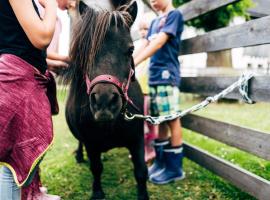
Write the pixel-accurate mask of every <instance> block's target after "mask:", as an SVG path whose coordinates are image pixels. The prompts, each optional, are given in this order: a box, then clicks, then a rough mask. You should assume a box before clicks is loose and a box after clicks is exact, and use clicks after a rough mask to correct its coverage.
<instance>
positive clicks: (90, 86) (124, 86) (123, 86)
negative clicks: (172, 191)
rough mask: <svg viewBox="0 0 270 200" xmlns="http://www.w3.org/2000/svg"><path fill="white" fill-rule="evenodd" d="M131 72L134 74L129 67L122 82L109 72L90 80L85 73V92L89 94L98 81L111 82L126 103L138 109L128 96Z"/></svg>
mask: <svg viewBox="0 0 270 200" xmlns="http://www.w3.org/2000/svg"><path fill="white" fill-rule="evenodd" d="M133 74H134V70H133V69H132V68H130V71H129V76H128V80H127V81H126V82H123V83H122V82H120V81H119V79H118V78H117V77H115V76H112V75H109V74H103V75H99V76H97V77H95V78H94V79H93V80H92V81H90V79H89V77H88V76H87V75H86V76H85V82H86V86H87V94H88V95H90V93H91V91H92V89H93V88H94V86H95V85H96V84H98V83H111V84H113V85H115V86H116V87H117V88H118V89H119V91H120V93H121V95H122V97H123V99H124V100H125V101H126V102H127V103H129V104H130V105H131V106H132V107H133V108H134V109H136V110H137V111H140V109H139V108H138V107H137V106H136V105H135V104H134V103H133V101H132V100H131V99H130V98H129V96H128V88H129V84H130V81H131V77H132V75H133ZM124 105H126V104H124Z"/></svg>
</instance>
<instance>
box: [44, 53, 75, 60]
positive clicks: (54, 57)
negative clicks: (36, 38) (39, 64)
mask: <svg viewBox="0 0 270 200" xmlns="http://www.w3.org/2000/svg"><path fill="white" fill-rule="evenodd" d="M47 58H48V59H51V60H59V61H63V62H69V61H70V59H69V57H68V56H64V55H60V54H58V53H55V52H48V51H47Z"/></svg>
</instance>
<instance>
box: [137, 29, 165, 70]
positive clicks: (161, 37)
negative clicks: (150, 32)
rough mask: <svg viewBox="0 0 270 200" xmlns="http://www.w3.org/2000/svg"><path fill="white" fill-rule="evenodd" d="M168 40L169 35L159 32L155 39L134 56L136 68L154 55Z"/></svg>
mask: <svg viewBox="0 0 270 200" xmlns="http://www.w3.org/2000/svg"><path fill="white" fill-rule="evenodd" d="M168 39H169V35H167V34H166V33H164V32H160V33H159V34H158V35H157V37H156V38H155V39H153V40H151V41H150V42H149V43H148V45H147V46H146V47H145V48H144V49H143V50H142V51H141V52H139V54H138V55H136V56H134V64H135V66H137V65H138V64H140V63H141V62H142V61H144V60H145V59H146V58H149V57H151V56H152V55H154V54H155V53H156V52H157V51H158V50H159V49H160V48H161V47H162V46H163V45H164V44H165V43H166V42H167V41H168Z"/></svg>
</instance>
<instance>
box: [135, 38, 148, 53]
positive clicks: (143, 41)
mask: <svg viewBox="0 0 270 200" xmlns="http://www.w3.org/2000/svg"><path fill="white" fill-rule="evenodd" d="M148 43H149V41H148V40H147V39H145V38H143V39H141V41H140V45H139V46H138V47H137V48H135V50H134V52H133V57H134V58H135V57H137V56H138V55H139V53H140V52H142V51H143V50H144V49H145V47H146V46H147V45H148Z"/></svg>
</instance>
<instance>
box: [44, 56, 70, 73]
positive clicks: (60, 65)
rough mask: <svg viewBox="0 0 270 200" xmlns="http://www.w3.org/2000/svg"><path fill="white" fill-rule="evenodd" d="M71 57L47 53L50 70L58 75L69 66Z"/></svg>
mask: <svg viewBox="0 0 270 200" xmlns="http://www.w3.org/2000/svg"><path fill="white" fill-rule="evenodd" d="M69 61H70V59H69V57H68V56H64V55H60V54H58V53H54V52H47V58H46V62H47V65H48V70H50V71H53V72H55V73H56V74H58V73H59V72H60V71H61V70H63V69H65V68H67V67H68V66H69Z"/></svg>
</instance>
